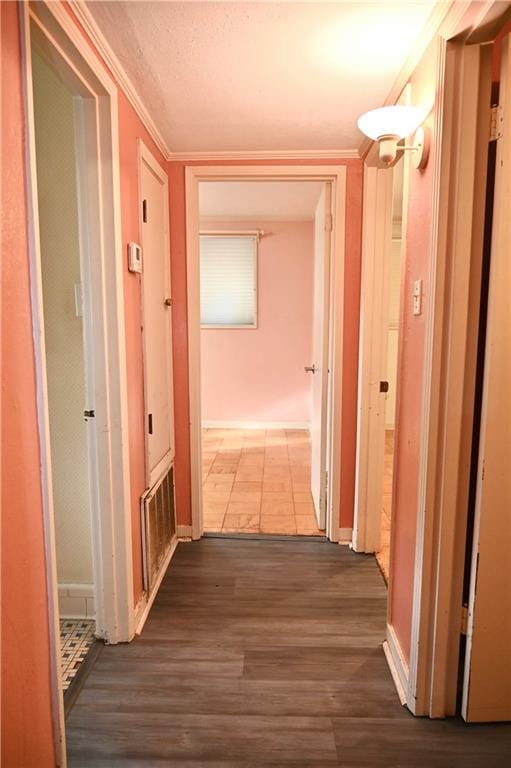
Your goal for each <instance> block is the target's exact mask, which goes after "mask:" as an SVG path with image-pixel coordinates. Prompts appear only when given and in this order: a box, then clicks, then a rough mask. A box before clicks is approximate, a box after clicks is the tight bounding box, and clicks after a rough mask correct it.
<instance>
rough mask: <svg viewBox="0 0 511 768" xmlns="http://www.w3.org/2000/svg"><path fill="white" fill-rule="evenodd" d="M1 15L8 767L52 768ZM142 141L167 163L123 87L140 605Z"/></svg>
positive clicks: (32, 402)
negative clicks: (135, 249) (133, 246)
mask: <svg viewBox="0 0 511 768" xmlns="http://www.w3.org/2000/svg"><path fill="white" fill-rule="evenodd" d="M69 12H70V15H71V16H72V13H71V11H69ZM1 13H2V29H1V35H2V51H1V53H2V103H3V104H4V105H9V109H8V110H7V109H4V110H3V111H2V217H3V221H2V258H3V264H2V279H3V283H2V479H3V484H2V533H3V537H2V544H3V549H2V639H3V644H2V700H3V702H4V706H3V708H2V765H3V766H5V768H30V767H31V766H37V768H46V767H47V766H48V768H49V767H50V766H54V764H55V748H54V738H53V726H52V713H51V701H50V668H49V654H50V651H49V630H48V614H47V591H46V563H45V549H44V537H43V512H42V498H41V486H40V458H39V438H38V423H37V412H36V389H35V371H34V348H33V343H32V319H31V310H30V307H31V305H30V283H29V264H28V245H27V230H26V219H27V212H26V204H25V189H24V183H25V182H24V180H25V167H24V116H23V102H22V86H21V64H20V62H21V59H20V45H19V22H18V7H17V4H16V3H14V2H12V3H11V2H2V3H1ZM73 18H74V17H73ZM76 23H77V26H78V27H79V26H80V25H79V24H78V22H76ZM82 31H83V30H82ZM84 36H85V33H84ZM85 37H86V36H85ZM88 42H89V44H90V45H91V48H92V44H91V43H90V41H88ZM98 58H99V56H98ZM105 68H106V66H105ZM138 138H142V139H143V140H144V142H145V143H146V144H147V146H148V147H149V149H150V150H151V152H152V153H153V154H154V156H155V157H156V159H157V161H158V162H159V163H160V164H161V165H162V167H165V161H164V158H163V156H162V155H161V153H160V152H159V150H158V149H157V147H156V145H155V144H154V142H153V140H152V139H151V137H150V136H149V134H148V133H147V131H146V130H145V128H144V127H143V125H142V123H141V121H140V120H139V118H138V116H137V115H136V113H135V111H134V109H133V108H132V107H131V105H130V103H129V102H128V100H127V98H126V97H125V96H124V94H123V93H122V92H121V91H119V144H120V172H121V216H122V243H123V264H124V270H125V272H124V288H125V310H126V354H127V382H128V411H129V413H128V416H129V454H130V474H131V494H132V495H131V510H132V524H133V567H134V602H135V603H136V602H137V601H138V600H139V598H140V596H141V594H142V552H141V533H140V511H139V499H140V496H141V494H142V493H143V491H144V490H145V473H144V453H145V452H144V408H143V378H142V371H143V364H142V342H141V313H140V279H139V278H138V277H137V276H134V275H132V274H130V273H128V271H127V268H126V257H125V254H126V245H127V243H128V242H129V241H130V240H135V241H137V242H138V241H139V240H140V233H139V216H138V180H137V139H138ZM20 372H22V375H21V376H20ZM7 545H8V546H7ZM7 702H8V706H7Z"/></svg>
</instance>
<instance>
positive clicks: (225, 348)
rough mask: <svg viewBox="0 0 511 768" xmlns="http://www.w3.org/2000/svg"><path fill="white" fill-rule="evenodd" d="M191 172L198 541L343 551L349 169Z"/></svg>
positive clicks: (194, 522)
mask: <svg viewBox="0 0 511 768" xmlns="http://www.w3.org/2000/svg"><path fill="white" fill-rule="evenodd" d="M186 175H187V185H186V195H187V209H186V210H187V255H188V258H187V266H188V329H189V361H190V416H191V419H190V421H191V424H190V427H191V468H192V531H191V533H192V537H193V538H195V539H196V538H200V536H202V534H203V533H204V532H206V533H211V534H213V535H236V534H244V535H247V534H248V535H266V534H267V535H278V534H283V535H288V536H289V535H300V534H301V535H308V536H314V537H315V538H316V539H317V540H321V538H325V537H327V538H328V539H330V540H332V541H338V540H339V536H340V530H339V507H340V502H339V492H340V456H339V453H340V431H341V430H340V396H341V386H340V380H341V372H342V364H341V360H342V342H341V340H342V307H343V300H342V275H343V264H344V215H345V183H346V169H345V168H343V167H336V168H329V167H328V166H324V167H321V166H318V167H314V166H308V167H305V168H300V166H274V167H272V166H268V167H264V166H247V167H239V168H237V167H222V168H211V167H204V168H201V167H198V166H196V167H189V168H187V170H186ZM244 185H245V186H244ZM279 185H280V186H279ZM242 191H244V192H245V193H246V194H245V195H243V194H241V193H242ZM305 193H307V194H305ZM293 200H294V203H293V202H292V201H293ZM293 205H294V206H295V207H299V205H301V209H299V211H300V212H299V213H297V212H296V210H295V212H294V214H291V213H290V211H289V208H290V207H291V208H292V206H293ZM304 205H305V208H306V213H305V214H304V213H303V207H304ZM286 206H287V207H286ZM315 222H316V223H317V226H316V224H315ZM318 222H320V223H318ZM315 250H316V251H317V253H318V254H320V255H321V258H320V257H318V259H315V258H314V252H315ZM315 264H316V266H317V272H318V275H316V278H315V277H314V266H315ZM318 265H319V266H318ZM219 278H220V279H219ZM304 278H305V279H304ZM314 286H316V293H317V294H318V296H319V295H320V294H321V296H320V298H321V299H322V301H321V300H319V299H318V298H315V296H314ZM226 291H227V293H226ZM229 292H230V293H229ZM227 294H229V295H227ZM314 307H316V312H317V315H318V318H317V322H313V317H314ZM315 328H316V329H319V330H318V331H317V332H316V334H315V335H314V333H313V331H314V329H315ZM297 329H298V330H299V331H300V332H299V333H297ZM312 358H315V360H314V359H312ZM226 430H228V431H226ZM203 454H204V464H203V458H202V457H203ZM263 495H264V496H265V498H264V499H263ZM203 501H204V503H203ZM240 505H246V506H244V507H243V508H242V507H241V506H240ZM300 505H301V506H300ZM206 517H207V518H209V519H208V520H207V521H206ZM270 518H271V519H270ZM299 518H300V519H299Z"/></svg>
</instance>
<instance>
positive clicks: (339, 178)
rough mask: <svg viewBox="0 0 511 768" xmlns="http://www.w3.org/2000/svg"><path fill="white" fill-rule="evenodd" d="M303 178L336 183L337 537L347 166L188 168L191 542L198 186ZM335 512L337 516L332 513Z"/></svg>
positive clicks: (195, 514)
mask: <svg viewBox="0 0 511 768" xmlns="http://www.w3.org/2000/svg"><path fill="white" fill-rule="evenodd" d="M253 178H258V179H268V180H272V179H276V180H283V179H289V180H296V179H302V180H304V181H306V180H314V181H325V182H332V185H333V193H334V194H333V202H332V205H333V209H332V210H333V212H334V214H333V217H332V218H333V231H332V241H333V247H332V253H331V262H332V281H331V291H332V297H333V300H332V301H331V305H330V309H331V312H332V313H333V318H332V322H331V328H332V332H331V336H330V339H331V345H330V376H331V380H330V388H329V400H330V402H329V418H330V420H331V422H332V427H331V429H329V436H330V440H331V448H330V451H329V456H330V462H329V468H330V473H329V478H330V479H329V487H330V489H331V490H330V494H329V496H330V503H329V514H328V521H327V533H328V537H329V538H330V539H331V540H332V541H338V538H339V513H340V469H341V466H340V465H341V460H340V434H341V423H342V421H341V404H342V399H341V398H342V351H343V311H344V296H343V287H344V282H343V277H344V258H345V256H344V250H345V226H344V216H345V201H346V166H344V165H336V166H328V165H324V166H298V165H291V166H282V165H280V166H243V165H241V166H217V167H215V166H188V167H187V168H186V177H185V181H186V254H187V258H186V263H187V287H188V360H189V398H190V470H191V471H190V476H191V507H192V537H193V538H194V539H199V538H200V537H201V535H202V530H203V528H202V460H201V456H202V419H201V389H200V316H199V312H198V307H200V295H199V280H200V274H199V194H198V190H199V181H201V180H207V181H211V180H213V179H218V180H222V181H227V180H229V179H232V180H243V179H253ZM331 510H334V511H335V513H334V514H332V513H331Z"/></svg>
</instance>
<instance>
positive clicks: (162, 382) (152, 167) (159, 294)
mask: <svg viewBox="0 0 511 768" xmlns="http://www.w3.org/2000/svg"><path fill="white" fill-rule="evenodd" d="M139 174H140V201H141V212H142V225H141V229H142V335H143V343H144V398H145V434H146V479H147V486H148V488H151V487H152V485H153V484H154V482H155V481H156V480H157V479H158V477H159V476H160V475H161V474H162V473H163V471H164V470H165V469H166V468H167V467H168V465H169V464H170V461H171V460H172V458H173V455H174V424H173V422H174V419H173V392H172V347H171V343H172V326H171V323H172V321H171V312H172V308H171V294H170V248H169V227H168V180H167V175H166V174H165V172H164V171H163V169H162V168H161V167H160V166H159V165H158V163H157V162H156V161H155V159H154V158H153V156H152V155H151V154H150V152H149V151H148V150H147V148H146V147H145V146H144V145H143V144H142V142H140V153H139Z"/></svg>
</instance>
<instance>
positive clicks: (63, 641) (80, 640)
mask: <svg viewBox="0 0 511 768" xmlns="http://www.w3.org/2000/svg"><path fill="white" fill-rule="evenodd" d="M95 630H96V622H95V621H94V619H61V620H60V648H61V651H62V670H61V673H62V688H63V690H64V693H65V692H66V691H67V689H68V688H69V686H70V685H71V682H72V680H73V678H74V677H75V676H76V673H77V672H78V669H79V667H80V664H81V663H82V661H83V660H84V659H85V657H86V656H87V654H88V652H89V651H90V649H91V647H92V645H93V644H94V643H95V641H96V637H95Z"/></svg>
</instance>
